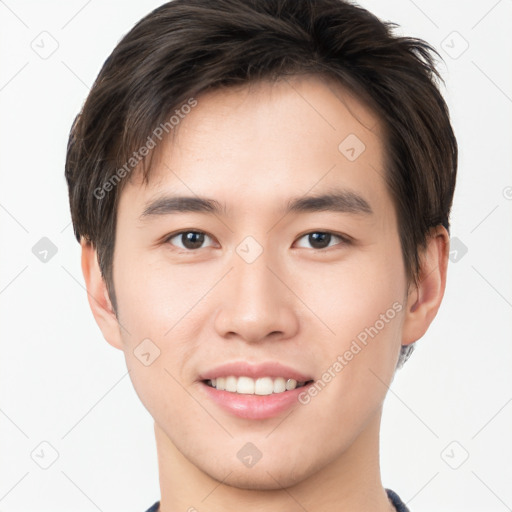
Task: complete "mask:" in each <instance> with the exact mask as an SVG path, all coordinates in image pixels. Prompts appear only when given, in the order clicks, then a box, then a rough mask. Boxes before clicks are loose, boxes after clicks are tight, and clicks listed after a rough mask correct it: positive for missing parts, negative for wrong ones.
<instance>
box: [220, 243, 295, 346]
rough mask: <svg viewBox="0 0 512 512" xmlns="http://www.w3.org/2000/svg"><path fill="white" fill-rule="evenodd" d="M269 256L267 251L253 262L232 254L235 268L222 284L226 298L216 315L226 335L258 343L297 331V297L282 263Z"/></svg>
mask: <svg viewBox="0 0 512 512" xmlns="http://www.w3.org/2000/svg"><path fill="white" fill-rule="evenodd" d="M270 259H271V258H269V257H268V255H267V252H266V251H265V250H264V251H263V253H262V254H261V255H260V256H259V257H258V258H257V259H256V260H255V261H253V262H251V263H247V262H246V261H245V260H244V259H242V258H241V257H239V255H238V254H236V253H235V254H234V255H233V267H234V268H233V269H232V271H231V272H229V274H228V276H226V277H227V278H226V279H225V280H223V281H224V282H223V283H222V286H223V287H224V289H223V296H224V298H225V300H223V301H222V306H221V308H220V309H219V310H218V313H217V316H216V318H215V328H216V330H217V332H218V334H219V335H220V336H222V337H223V338H226V339H229V338H232V339H235V338H239V339H241V340H243V341H245V342H246V343H257V342H261V341H263V340H266V339H270V338H273V339H274V340H281V339H287V338H291V337H293V336H294V335H295V334H296V333H297V331H298V329H299V317H298V315H297V310H296V308H297V298H296V297H295V295H294V294H293V292H292V291H291V290H290V288H289V287H288V286H289V285H287V283H286V281H287V279H286V275H285V272H284V269H283V268H282V267H283V265H282V264H280V265H279V264H278V263H277V262H276V260H275V259H272V261H270ZM288 280H289V279H288Z"/></svg>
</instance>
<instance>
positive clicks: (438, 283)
mask: <svg viewBox="0 0 512 512" xmlns="http://www.w3.org/2000/svg"><path fill="white" fill-rule="evenodd" d="M449 244H450V237H449V234H448V231H447V230H446V228H444V227H443V226H441V225H439V226H436V227H435V228H432V230H431V231H430V233H429V236H428V238H427V247H426V249H425V250H424V251H423V252H422V254H420V273H419V282H418V285H417V286H416V285H414V284H411V288H410V290H409V294H408V299H407V307H406V310H405V318H404V324H403V330H402V345H409V344H411V343H414V342H415V341H417V340H418V339H420V338H421V337H422V336H423V335H424V334H425V332H426V331H427V329H428V327H429V325H430V324H431V323H432V320H434V318H435V316H436V314H437V311H438V309H439V306H440V305H441V301H442V299H443V295H444V290H445V287H446V271H447V267H448V255H449Z"/></svg>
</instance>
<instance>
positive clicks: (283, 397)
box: [201, 382, 309, 420]
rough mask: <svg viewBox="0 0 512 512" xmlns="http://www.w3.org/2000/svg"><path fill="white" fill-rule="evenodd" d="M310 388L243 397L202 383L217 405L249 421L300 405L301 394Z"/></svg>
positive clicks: (269, 416) (264, 417)
mask: <svg viewBox="0 0 512 512" xmlns="http://www.w3.org/2000/svg"><path fill="white" fill-rule="evenodd" d="M308 386H309V385H306V386H302V387H300V388H295V389H292V390H290V391H284V392H282V393H272V394H271V395H243V394H241V393H231V392H229V391H219V390H218V389H215V388H213V387H211V386H208V385H207V384H205V383H204V382H202V383H201V387H202V388H203V389H204V391H205V393H206V394H207V396H208V397H209V398H211V399H212V400H213V401H214V402H215V403H216V404H218V405H219V406H220V407H222V408H223V409H224V410H226V411H227V412H229V413H231V414H234V415H235V416H238V417H239V418H245V419H249V420H264V419H267V418H273V417H274V416H278V415H279V414H281V413H283V412H284V411H286V410H288V409H290V408H291V407H292V406H293V405H295V404H298V403H299V401H298V397H299V395H300V393H302V392H303V391H304V390H306V389H307V388H308Z"/></svg>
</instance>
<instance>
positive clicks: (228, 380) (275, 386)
mask: <svg viewBox="0 0 512 512" xmlns="http://www.w3.org/2000/svg"><path fill="white" fill-rule="evenodd" d="M205 382H206V384H207V385H208V386H210V387H212V388H215V389H217V390H218V391H228V392H230V393H239V394H242V395H262V396H263V395H271V394H275V393H285V392H286V391H292V390H294V389H296V388H300V387H303V386H304V385H305V384H306V383H308V382H309V381H302V382H297V381H296V380H295V379H291V378H285V377H277V378H272V377H260V378H258V379H253V378H252V377H247V376H240V377H235V376H233V375H229V376H227V377H217V378H216V379H208V380H206V381H205Z"/></svg>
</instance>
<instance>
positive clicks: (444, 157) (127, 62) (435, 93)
mask: <svg viewBox="0 0 512 512" xmlns="http://www.w3.org/2000/svg"><path fill="white" fill-rule="evenodd" d="M394 27H395V25H394V24H392V23H389V22H382V21H380V20H379V19H378V18H377V17H375V16H374V15H373V14H371V13H370V12H368V11H367V10H365V9H363V8H361V7H359V6H357V5H354V4H351V3H349V2H348V1H345V0H174V1H172V2H169V3H166V4H164V5H162V6H161V7H159V8H157V9H156V10H154V11H153V12H151V13H150V14H149V15H147V16H146V17H145V18H143V19H142V20H141V21H139V22H138V23H137V24H136V25H135V27H134V28H133V29H132V30H131V31H130V32H129V33H128V34H127V35H126V36H125V37H124V38H123V39H122V40H121V41H120V42H119V44H118V45H117V46H116V48H115V49H114V51H113V52H112V54H111V55H110V56H109V57H108V59H107V60H106V61H105V63H104V65H103V67H102V69H101V71H100V73H99V75H98V77H97V79H96V81H95V83H94V85H93V87H92V89H91V91H90V94H89V96H88V98H87V100H86V102H85V104H84V106H83V109H82V111H81V112H80V114H79V115H78V116H77V118H76V119H75V122H74V124H73V126H72V129H71V133H70V137H69V144H68V151H67V159H66V170H65V174H66V179H67V183H68V187H69V198H70V205H71V216H72V220H73V225H74V230H75V235H76V237H77V239H78V240H81V239H82V237H84V238H85V239H86V240H88V241H89V242H91V243H92V244H93V245H94V246H95V248H96V249H97V253H98V260H99V265H100V269H101V272H102V275H103V278H104V279H105V282H106V285H107V287H108V290H109V294H110V297H111V300H112V303H113V305H114V308H115V307H116V306H115V303H116V301H115V291H114V286H113V282H112V264H113V253H114V240H115V230H116V210H117V204H118V200H119V197H120V194H121V191H122V187H123V184H124V183H125V182H126V180H125V179H122V180H121V179H120V170H121V169H122V168H124V169H125V170H126V171H129V167H128V168H127V167H126V163H127V162H129V161H130V158H131V157H132V155H133V154H134V152H136V151H137V149H138V148H141V147H143V146H144V144H146V142H147V141H148V139H149V136H150V134H151V133H153V132H154V130H155V127H157V126H164V125H165V123H168V118H169V115H170V114H171V113H172V112H173V111H175V110H176V109H178V108H179V107H180V106H181V105H184V104H186V103H187V102H190V99H191V98H193V97H194V96H197V95H199V94H200V93H204V92H207V91H208V90H212V89H214V88H219V87H226V86H233V85H243V84H245V83H251V82H255V81H257V80H268V81H272V80H277V79H279V78H281V77H286V76H293V75H301V74H308V75H320V76H324V77H328V78H333V79H334V80H336V81H337V82H338V83H340V84H341V85H342V86H344V87H345V88H347V89H348V90H349V91H351V92H352V93H353V94H354V95H355V96H356V97H357V98H359V99H360V100H361V101H363V102H364V103H365V104H367V105H368V106H369V107H370V108H371V109H372V110H373V111H374V112H375V114H376V115H377V116H378V118H379V119H380V121H381V122H382V123H383V127H384V132H385V134H386V138H387V140H386V144H385V147H386V150H387V151H386V156H387V162H386V168H385V172H386V176H385V177H386V182H387V186H388V189H389V192H390V194H391V197H392V200H393V203H394V205H395V208H396V212H397V217H398V230H399V234H400V242H401V248H402V254H403V260H404V265H405V269H406V273H407V277H408V280H409V281H415V282H416V283H418V272H419V250H420V248H424V247H425V246H426V241H427V236H428V231H429V229H430V228H431V227H433V226H436V225H439V224H442V225H443V226H445V227H446V229H448V230H449V213H450V209H451V204H452V199H453V193H454V188H455V178H456V170H457V142H456V139H455V136H454V133H453V130H452V127H451V124H450V119H449V113H448V108H447V106H446V103H445V101H444V100H443V97H442V95H441V93H440V91H439V88H438V82H442V79H441V77H440V75H439V73H438V71H437V69H436V67H435V59H436V57H439V58H440V56H439V54H438V53H437V51H436V50H435V49H434V48H432V47H431V46H430V45H428V44H427V43H426V42H425V41H422V40H420V39H416V38H409V37H399V36H395V35H394V34H393V29H394ZM136 161H138V160H135V161H134V162H132V163H135V162H136ZM145 164H147V158H144V159H143V161H142V168H143V172H144V179H147V178H148V173H149V170H150V166H149V165H145ZM123 166H124V167H123ZM121 174H123V175H126V174H128V172H125V173H121ZM116 177H117V179H116ZM117 181H119V185H118V186H115V185H117ZM108 183H110V184H111V185H113V186H109V187H107V189H108V190H107V191H108V193H106V192H107V191H106V190H105V184H108ZM98 190H100V191H102V192H101V193H100V194H98V193H97V191H98ZM95 191H96V193H95ZM104 192H105V193H104ZM98 195H100V196H101V197H98Z"/></svg>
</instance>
